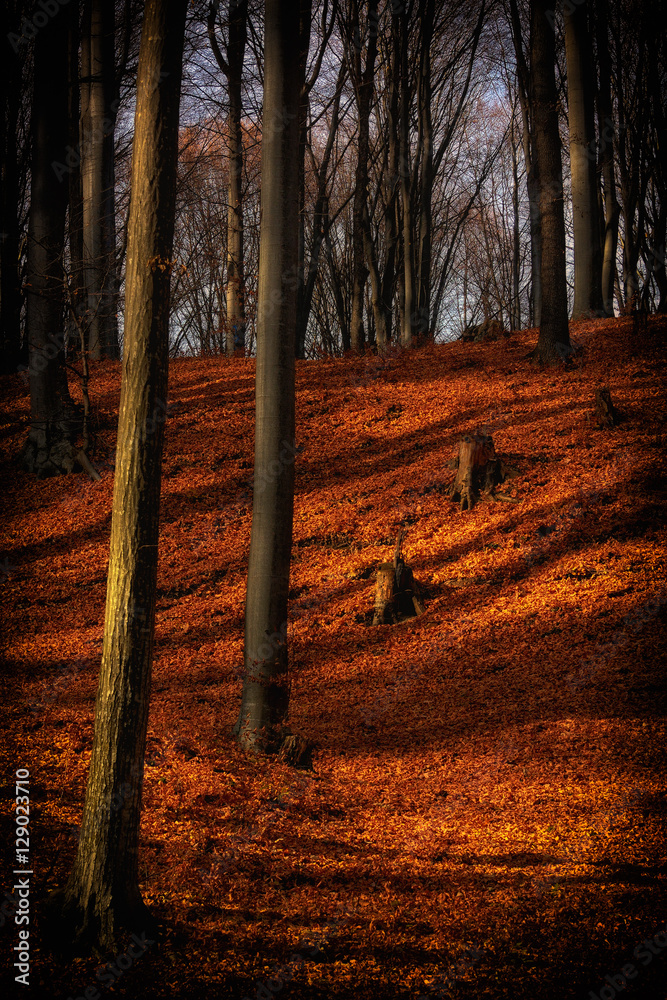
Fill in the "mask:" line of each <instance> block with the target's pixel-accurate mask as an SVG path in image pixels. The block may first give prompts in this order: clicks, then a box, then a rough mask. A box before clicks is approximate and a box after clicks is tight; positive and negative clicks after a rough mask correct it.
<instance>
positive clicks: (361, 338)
mask: <svg viewBox="0 0 667 1000" xmlns="http://www.w3.org/2000/svg"><path fill="white" fill-rule="evenodd" d="M359 17H360V15H359V7H358V3H357V0H352V7H351V15H350V18H351V28H352V38H351V40H350V41H351V44H348V53H347V59H348V67H349V70H350V76H351V78H352V81H353V83H354V89H355V94H356V98H357V110H358V114H359V138H358V141H357V168H356V174H355V186H354V201H353V206H352V253H353V265H352V266H353V284H352V310H351V312H352V316H351V321H350V323H351V329H350V342H351V344H352V350H354V351H363V349H364V345H365V341H366V337H365V333H364V298H365V291H366V281H367V279H368V274H369V271H368V268H367V266H366V250H365V246H364V218H365V213H366V212H367V211H368V154H369V134H370V131H369V130H370V109H371V100H372V97H373V74H374V71H375V58H376V55H377V0H369V4H368V19H367V20H368V44H367V48H366V62H365V64H364V68H363V70H362V68H361V47H362V46H361V28H360V24H359Z"/></svg>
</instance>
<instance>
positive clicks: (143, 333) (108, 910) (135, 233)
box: [49, 0, 187, 951]
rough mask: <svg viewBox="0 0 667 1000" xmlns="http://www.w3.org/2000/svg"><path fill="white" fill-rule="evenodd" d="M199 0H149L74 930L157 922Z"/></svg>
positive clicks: (66, 898) (68, 893) (89, 939)
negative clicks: (145, 807) (169, 558)
mask: <svg viewBox="0 0 667 1000" xmlns="http://www.w3.org/2000/svg"><path fill="white" fill-rule="evenodd" d="M186 9H187V2H186V0H148V2H147V3H146V7H145V14H144V24H143V30H142V36H141V46H140V52H139V70H138V79H137V109H136V115H135V133H134V145H133V155H132V189H131V204H130V218H129V229H128V255H127V276H126V284H127V292H126V319H125V346H124V351H123V379H122V390H121V401H120V416H119V425H118V445H117V456H116V477H115V482H114V496H113V516H112V524H111V551H110V558H109V573H108V581H107V603H106V614H105V627H104V645H103V650H102V667H101V672H100V682H99V689H98V695H97V704H96V710H95V731H94V738H93V750H92V758H91V763H90V772H89V777H88V785H87V788H86V799H85V805H84V811H83V820H82V824H81V835H80V839H79V847H78V850H77V854H76V858H75V861H74V866H73V869H72V872H71V874H70V877H69V880H68V882H67V885H66V887H65V889H64V890H63V891H61V892H60V893H57V894H55V896H54V897H52V899H51V903H50V908H49V909H50V913H51V915H52V920H53V933H54V934H56V935H58V934H60V935H61V944H62V945H67V944H70V943H71V942H72V940H73V941H74V942H75V943H76V944H77V945H78V946H80V947H83V946H91V945H92V946H94V947H97V948H100V949H101V950H103V951H114V950H116V949H117V948H118V942H119V932H120V931H121V930H124V929H129V930H134V931H147V929H148V928H149V927H150V924H149V916H148V913H147V911H146V909H145V907H144V904H143V901H142V899H141V894H140V890H139V870H138V841H139V820H140V814H141V795H142V783H143V767H144V751H145V743H146V728H147V724H148V708H149V698H150V684H151V661H152V655H153V634H154V620H155V586H156V575H157V555H158V509H159V501H160V476H161V461H162V445H163V436H164V413H165V409H166V399H167V366H168V358H169V342H168V320H169V284H170V261H171V252H172V241H173V231H174V209H175V197H176V163H177V154H178V111H179V96H180V81H181V61H182V51H183V38H184V31H185V13H186Z"/></svg>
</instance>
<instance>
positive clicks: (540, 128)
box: [530, 0, 571, 364]
mask: <svg viewBox="0 0 667 1000" xmlns="http://www.w3.org/2000/svg"><path fill="white" fill-rule="evenodd" d="M547 10H548V3H547V0H534V2H533V5H532V8H531V31H530V45H531V58H530V71H531V77H532V106H533V109H534V117H533V129H534V140H535V150H536V153H537V162H538V164H539V176H540V226H541V233H542V317H541V323H540V335H539V339H538V342H537V347H536V348H535V352H534V354H535V357H536V358H537V359H538V360H539V361H541V362H542V363H547V364H551V363H554V362H556V361H558V360H559V359H562V358H564V357H567V356H568V355H569V354H570V351H571V349H570V334H569V329H568V322H567V284H566V280H565V222H564V216H563V168H562V163H561V145H560V137H559V134H558V97H557V94H556V77H555V59H556V55H555V37H554V31H553V28H552V27H551V26H550V23H549V21H548V20H547Z"/></svg>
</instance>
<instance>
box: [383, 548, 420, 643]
mask: <svg viewBox="0 0 667 1000" xmlns="http://www.w3.org/2000/svg"><path fill="white" fill-rule="evenodd" d="M402 542H403V531H400V532H399V535H398V538H397V539H396V549H395V551H394V561H393V562H384V563H380V565H379V566H378V570H377V575H376V578H375V606H374V610H373V625H386V624H391V625H393V624H394V623H395V622H397V621H399V620H403V619H405V618H414V617H415V616H417V615H423V614H424V606H423V604H422V603H421V600H420V596H421V595H420V593H419V586H418V585H417V581H416V580H415V577H414V573H413V572H412V569H411V568H410V567H409V566H408V564H407V563H406V562H405V561H404V560H403V558H402V557H401V544H402Z"/></svg>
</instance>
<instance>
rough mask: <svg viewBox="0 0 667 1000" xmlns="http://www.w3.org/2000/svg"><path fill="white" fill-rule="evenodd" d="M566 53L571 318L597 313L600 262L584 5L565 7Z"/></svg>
mask: <svg viewBox="0 0 667 1000" xmlns="http://www.w3.org/2000/svg"><path fill="white" fill-rule="evenodd" d="M565 54H566V58H567V99H568V118H569V130H570V167H571V172H572V216H573V221H574V307H573V310H572V318H573V319H582V318H584V317H587V316H595V315H600V313H601V311H602V266H601V260H600V231H599V220H598V199H597V177H596V150H595V125H594V93H595V81H594V79H593V78H592V73H591V70H592V67H593V47H592V45H591V43H590V35H589V30H588V3H587V2H586V0H584V2H583V3H579V4H578V5H577V6H576V7H575V6H573V5H571V4H569V3H568V4H566V5H565Z"/></svg>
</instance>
